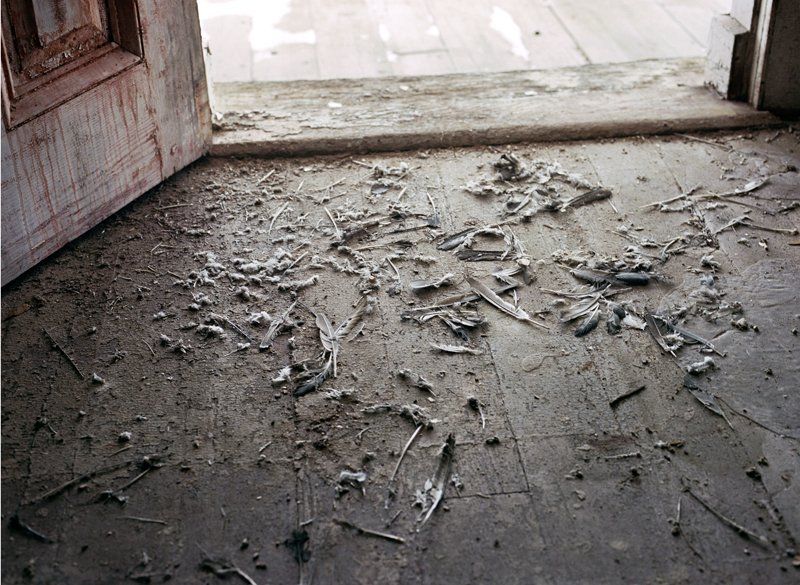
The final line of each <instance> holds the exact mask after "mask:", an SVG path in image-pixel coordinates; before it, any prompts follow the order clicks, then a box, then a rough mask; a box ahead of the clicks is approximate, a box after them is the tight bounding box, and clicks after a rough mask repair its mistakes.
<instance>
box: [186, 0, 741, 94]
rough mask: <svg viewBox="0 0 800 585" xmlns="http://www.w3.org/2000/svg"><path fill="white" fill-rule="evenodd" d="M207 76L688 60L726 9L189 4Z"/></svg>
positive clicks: (711, 2) (719, 4)
mask: <svg viewBox="0 0 800 585" xmlns="http://www.w3.org/2000/svg"><path fill="white" fill-rule="evenodd" d="M198 1H199V7H200V18H201V25H202V28H203V34H204V37H205V38H206V41H207V42H208V44H209V46H210V50H211V53H212V56H211V71H212V74H211V75H212V79H213V81H215V82H230V81H289V80H296V79H339V78H360V77H361V78H363V77H387V76H397V75H441V74H452V73H476V72H499V71H515V70H528V69H550V68H556V67H570V66H575V65H584V64H587V63H619V62H626V61H638V60H642V59H660V58H676V57H697V56H701V55H703V54H704V52H705V44H706V35H707V33H708V29H709V25H710V22H711V18H712V16H713V15H714V14H721V13H724V12H726V11H728V10H729V8H730V0H470V1H469V2H463V1H461V0H337V1H336V2H324V1H323V0H271V1H270V2H255V1H248V0H198Z"/></svg>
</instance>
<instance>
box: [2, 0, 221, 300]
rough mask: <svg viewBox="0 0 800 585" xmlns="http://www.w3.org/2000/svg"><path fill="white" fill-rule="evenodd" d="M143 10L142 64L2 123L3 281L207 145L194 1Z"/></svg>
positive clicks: (151, 4)
mask: <svg viewBox="0 0 800 585" xmlns="http://www.w3.org/2000/svg"><path fill="white" fill-rule="evenodd" d="M139 14H140V18H141V27H142V31H143V41H144V55H145V61H144V63H140V64H138V65H134V66H133V67H131V68H130V69H128V70H126V71H124V72H123V73H121V74H119V75H116V76H115V77H112V78H110V79H108V80H107V81H105V82H103V83H100V84H99V85H96V86H95V87H94V88H92V89H91V90H90V91H87V92H86V93H84V94H82V95H80V96H79V97H76V98H74V99H72V100H70V101H68V102H66V103H65V104H63V105H61V106H59V107H57V108H55V109H53V110H50V111H48V112H47V113H45V114H43V115H41V116H39V117H38V118H35V119H34V120H33V121H30V122H28V123H25V124H23V125H22V126H20V127H18V128H16V129H14V130H12V131H6V128H5V127H3V135H2V164H3V177H2V232H3V233H2V250H3V259H2V282H3V284H6V283H7V282H9V281H11V280H12V279H14V278H15V277H17V276H18V275H19V274H21V273H22V272H23V271H25V270H27V269H28V268H30V267H31V266H33V265H35V264H36V263H37V262H39V261H40V260H42V259H43V258H45V257H46V256H48V255H49V254H51V253H53V252H54V251H56V250H58V249H59V248H60V247H61V246H63V245H64V244H66V243H67V242H69V241H70V240H72V239H74V238H76V237H78V236H79V235H81V234H82V233H84V232H85V231H86V230H88V229H89V228H91V227H93V226H94V225H96V224H97V223H98V222H100V221H101V220H103V219H105V218H106V217H108V216H109V215H110V214H111V213H113V212H114V211H116V210H118V209H120V208H121V207H122V206H124V205H125V204H127V203H129V202H130V201H131V200H133V199H134V198H135V197H137V196H138V195H140V194H141V193H143V192H144V191H145V190H147V189H149V188H150V187H153V186H154V185H156V184H158V183H159V182H160V181H162V180H163V179H164V178H166V177H168V176H170V175H171V174H173V173H174V172H175V171H176V170H178V169H180V168H182V167H184V166H185V165H187V164H188V163H190V162H191V161H193V160H195V159H196V158H198V157H199V156H200V155H201V154H203V153H204V152H205V151H206V150H207V147H208V144H209V142H210V112H209V108H208V97H207V92H206V85H205V74H204V69H203V59H202V54H201V47H200V30H199V21H198V19H197V9H196V6H195V3H194V2H192V1H191V0H183V1H181V2H174V3H169V5H165V4H161V3H156V2H154V1H152V0H147V1H142V2H140V3H139ZM79 73H80V72H79V71H78V72H76V74H79Z"/></svg>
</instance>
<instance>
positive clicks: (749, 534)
mask: <svg viewBox="0 0 800 585" xmlns="http://www.w3.org/2000/svg"><path fill="white" fill-rule="evenodd" d="M686 493H688V494H689V495H690V496H692V498H694V499H695V500H696V501H697V502H698V503H699V504H700V505H702V506H703V507H704V508H705V509H706V510H708V511H709V512H711V513H712V514H713V515H714V516H716V517H717V519H719V520H720V522H722V523H723V524H726V525H728V526H729V527H730V528H733V530H735V531H736V532H737V533H738V534H739V535H740V536H743V537H745V538H747V539H749V540H752V541H754V542H756V543H758V544H760V545H761V546H763V547H765V548H769V546H770V544H769V540H767V539H766V538H765V537H763V536H761V535H760V534H756V533H755V532H753V531H751V530H748V529H747V528H745V527H744V526H742V525H741V524H739V523H738V522H736V521H735V520H731V519H730V518H728V517H727V516H725V515H724V514H723V513H722V512H719V511H717V510H715V509H714V508H712V507H711V504H709V503H708V502H706V501H705V500H704V499H703V498H701V497H700V496H698V495H697V494H695V493H694V492H693V491H692V490H691V488H689V487H686Z"/></svg>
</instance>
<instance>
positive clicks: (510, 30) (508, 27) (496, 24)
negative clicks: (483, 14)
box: [489, 6, 530, 61]
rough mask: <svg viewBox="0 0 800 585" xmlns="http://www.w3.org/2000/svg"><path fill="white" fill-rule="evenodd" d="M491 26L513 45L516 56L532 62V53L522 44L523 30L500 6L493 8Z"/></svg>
mask: <svg viewBox="0 0 800 585" xmlns="http://www.w3.org/2000/svg"><path fill="white" fill-rule="evenodd" d="M489 26H490V27H491V28H492V29H493V30H495V31H497V32H498V33H500V36H501V37H503V38H504V39H505V40H506V41H507V42H508V44H510V45H511V52H512V53H513V54H514V55H516V56H517V57H520V58H522V59H525V60H526V61H528V60H530V52H529V51H528V49H527V48H526V47H525V44H524V43H523V42H522V29H520V28H519V25H518V24H517V23H516V22H514V18H513V17H512V16H511V15H510V14H509V13H508V12H506V11H505V10H503V9H502V8H500V7H499V6H493V7H492V18H491V20H490V22H489Z"/></svg>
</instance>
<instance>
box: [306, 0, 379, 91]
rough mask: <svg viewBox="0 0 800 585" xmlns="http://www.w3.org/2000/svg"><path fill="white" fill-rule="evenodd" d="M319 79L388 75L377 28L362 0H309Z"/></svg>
mask: <svg viewBox="0 0 800 585" xmlns="http://www.w3.org/2000/svg"><path fill="white" fill-rule="evenodd" d="M311 10H312V14H313V15H314V30H315V32H316V36H317V62H318V65H319V74H320V78H322V79H338V78H342V77H377V76H386V75H391V74H392V66H391V63H389V61H388V60H387V58H386V48H385V46H384V44H383V42H382V41H381V39H380V36H379V35H378V27H377V25H376V24H375V23H374V22H373V20H372V19H371V18H370V17H369V14H368V13H367V10H366V5H365V0H343V1H341V2H335V3H330V2H323V1H322V0H311Z"/></svg>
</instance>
